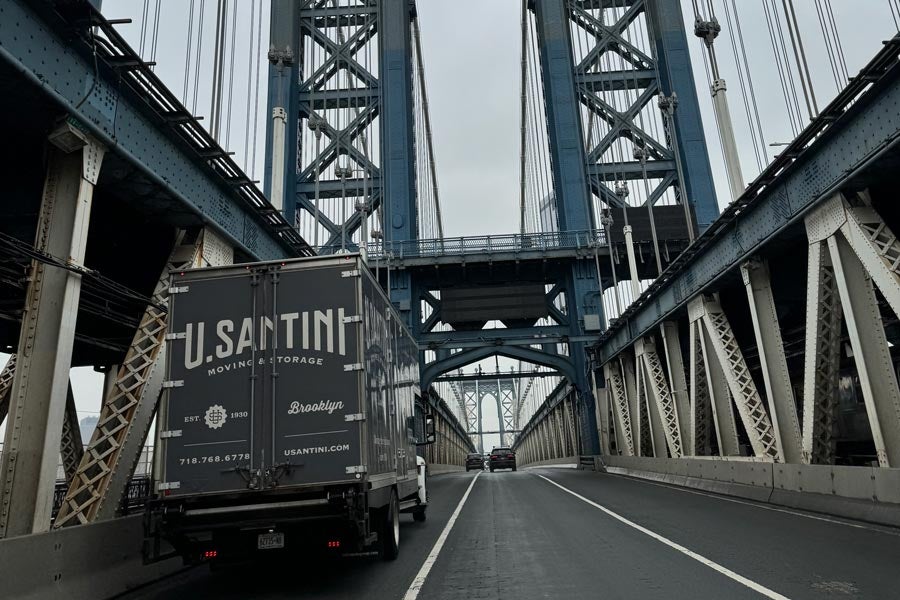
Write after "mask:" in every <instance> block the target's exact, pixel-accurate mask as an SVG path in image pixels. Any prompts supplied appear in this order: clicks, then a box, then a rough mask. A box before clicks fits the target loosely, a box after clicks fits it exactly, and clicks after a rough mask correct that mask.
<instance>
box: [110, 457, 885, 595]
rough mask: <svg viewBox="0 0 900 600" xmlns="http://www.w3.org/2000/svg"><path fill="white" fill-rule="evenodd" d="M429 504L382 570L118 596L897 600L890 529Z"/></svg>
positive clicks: (560, 488)
mask: <svg viewBox="0 0 900 600" xmlns="http://www.w3.org/2000/svg"><path fill="white" fill-rule="evenodd" d="M473 480H474V483H473ZM467 492H468V494H467ZM429 496H430V500H431V504H430V505H429V508H428V520H427V521H426V522H425V523H415V522H413V520H412V517H411V516H408V515H404V516H403V522H402V526H401V530H400V557H399V558H398V559H397V560H396V561H394V562H383V561H381V560H378V559H374V558H344V559H338V560H329V561H322V562H316V563H312V564H311V563H304V562H298V563H289V564H262V563H260V564H248V565H246V566H242V567H235V568H234V569H230V570H228V571H226V572H215V573H213V572H210V571H208V570H207V569H205V568H195V569H191V570H188V571H184V572H182V573H180V574H178V575H175V576H174V577H172V578H170V579H168V580H166V581H162V582H158V583H156V584H153V585H150V586H148V587H145V588H143V589H140V590H136V591H133V592H131V593H130V594H127V595H125V596H122V598H126V599H128V600H138V599H140V600H150V599H166V600H179V599H182V598H184V599H192V600H193V599H200V598H215V599H217V600H225V599H232V598H233V599H242V600H243V599H250V598H253V599H257V598H258V599H265V600H268V599H307V598H321V599H371V600H382V599H385V600H392V599H397V600H401V599H403V600H414V599H415V598H419V599H421V600H476V599H498V600H531V599H535V598H552V599H556V598H565V599H567V600H568V599H580V598H592V599H595V598H603V599H607V598H636V599H642V600H643V599H652V598H665V599H666V600H672V599H677V598H691V599H696V598H716V599H719V598H723V599H724V598H728V599H731V598H736V599H737V598H778V599H780V598H792V599H795V598H841V599H846V598H878V599H891V598H900V530H896V529H890V528H882V527H878V526H873V525H867V524H864V523H856V522H853V521H847V520H842V519H832V518H830V517H824V516H822V515H815V514H811V513H803V512H799V511H794V510H787V509H784V510H782V509H775V508H773V507H768V506H763V505H759V504H756V503H752V502H746V501H743V500H735V499H728V498H723V497H719V496H714V495H708V494H705V493H699V492H695V491H689V490H683V489H678V488H674V487H669V486H664V485H660V484H656V483H651V482H646V481H640V480H635V479H629V478H626V477H620V476H615V475H605V474H600V473H595V472H592V471H579V470H575V469H566V468H539V469H522V470H519V471H518V472H515V473H513V472H509V471H497V472H495V473H487V472H485V473H479V474H478V478H477V480H476V479H475V473H468V474H467V473H455V474H447V475H440V476H436V477H433V478H432V479H431V480H430V481H429ZM464 496H465V502H463V503H462V504H461V502H460V501H461V499H462V498H463V497H464ZM454 513H455V514H456V518H455V520H454V522H453V524H452V526H451V527H450V528H449V529H447V524H448V521H450V520H451V518H452V517H453V515H454ZM442 533H446V535H443V534H442Z"/></svg>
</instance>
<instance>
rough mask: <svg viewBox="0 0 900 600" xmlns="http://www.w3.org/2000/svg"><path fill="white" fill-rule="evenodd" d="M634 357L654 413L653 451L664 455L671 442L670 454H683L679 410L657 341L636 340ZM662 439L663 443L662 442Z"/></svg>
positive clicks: (661, 455)
mask: <svg viewBox="0 0 900 600" xmlns="http://www.w3.org/2000/svg"><path fill="white" fill-rule="evenodd" d="M635 358H636V360H637V362H638V369H640V377H641V379H642V380H643V382H644V386H645V393H646V394H647V401H648V408H649V412H650V414H651V415H652V417H653V422H652V427H653V434H654V437H653V439H654V454H655V456H657V457H661V458H665V457H666V452H665V448H666V446H668V450H669V455H670V456H671V457H672V458H680V457H681V456H682V454H683V451H682V443H681V429H680V426H679V424H678V410H677V408H676V406H675V402H674V400H673V398H672V394H671V393H670V392H669V383H668V381H666V376H665V373H664V372H663V367H662V363H661V362H660V360H659V355H658V354H657V353H656V344H655V343H654V342H653V341H652V340H649V339H646V338H645V339H643V340H638V342H637V343H636V344H635ZM660 441H662V442H663V443H662V444H659V442H660Z"/></svg>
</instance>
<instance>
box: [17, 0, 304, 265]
mask: <svg viewBox="0 0 900 600" xmlns="http://www.w3.org/2000/svg"><path fill="white" fill-rule="evenodd" d="M35 7H36V5H34V3H29V2H26V1H24V0H14V1H10V2H7V3H5V4H4V11H5V12H4V17H3V19H0V60H2V61H4V62H6V63H7V64H9V65H11V66H12V67H13V68H14V69H15V70H16V71H17V72H19V73H21V74H22V75H23V76H24V77H25V78H26V79H27V80H28V81H29V82H30V83H32V84H33V85H34V86H36V87H37V88H38V89H40V90H42V92H43V93H45V94H46V95H47V97H48V99H49V100H51V101H52V102H53V103H54V104H56V105H57V106H58V107H59V111H60V113H61V114H66V113H68V114H69V115H71V116H72V117H74V118H75V119H77V121H78V123H79V125H81V126H82V127H84V128H85V129H86V130H87V131H88V132H89V133H90V134H91V135H93V136H94V137H95V138H96V139H97V140H98V141H99V142H101V143H102V144H103V145H104V146H106V147H107V148H108V152H109V153H110V154H111V155H115V156H116V157H117V158H120V159H122V160H123V161H124V162H125V163H127V164H129V165H130V166H132V167H134V168H135V169H136V170H137V171H138V173H140V175H142V176H143V177H145V178H146V179H147V180H149V181H150V182H152V183H153V184H154V185H156V186H158V188H159V189H160V190H161V192H162V195H164V196H165V197H167V198H170V199H172V200H173V201H175V202H177V203H178V204H180V205H181V206H183V207H184V208H185V209H186V210H187V211H189V212H191V213H194V214H195V215H197V217H196V218H197V223H198V224H199V223H200V222H209V223H211V224H212V226H213V227H215V228H216V229H217V230H218V231H219V232H220V233H221V234H222V235H224V236H225V237H226V238H227V239H228V240H229V242H230V243H232V244H233V245H234V246H235V247H236V248H240V249H242V250H243V251H245V252H246V253H247V254H248V255H250V256H252V257H255V258H258V259H279V258H284V257H290V256H300V255H302V254H303V253H307V252H308V247H307V246H306V244H305V242H303V240H302V239H300V238H299V236H297V235H296V233H295V232H294V231H293V229H291V228H290V227H289V226H288V224H287V223H286V222H285V221H284V219H282V218H281V217H280V215H275V214H273V211H272V207H271V206H269V205H268V204H267V203H266V200H265V198H264V197H263V196H262V194H261V193H260V192H259V190H257V189H256V188H255V187H254V184H253V183H252V182H250V181H249V179H248V178H246V176H244V174H243V173H242V172H241V171H240V169H239V168H238V167H237V165H236V164H235V163H234V161H233V160H232V159H231V157H230V156H228V155H227V153H226V152H225V151H224V150H222V149H221V148H220V147H219V146H218V145H217V144H216V143H215V142H214V141H213V140H212V138H211V137H210V136H209V134H207V133H206V131H205V130H204V129H203V127H202V126H201V125H200V124H199V122H198V121H196V120H195V119H194V118H193V117H192V115H191V114H190V113H189V112H188V111H187V109H185V108H184V107H183V106H181V104H180V102H179V101H178V100H177V99H176V98H175V97H174V95H172V94H171V92H169V90H167V89H166V88H165V87H164V86H163V85H162V83H161V82H160V81H159V80H158V78H156V76H155V75H154V74H153V73H152V71H151V70H150V68H149V66H147V65H146V64H145V63H143V62H142V61H141V60H140V58H139V57H137V56H136V55H133V53H132V54H127V53H131V50H130V49H127V45H126V44H125V43H124V40H122V38H121V36H119V35H118V34H117V33H116V32H115V31H114V29H113V26H112V25H111V24H110V23H108V22H107V21H106V20H105V19H103V17H102V16H101V15H100V14H99V12H93V13H87V12H86V13H85V16H90V18H91V19H93V22H94V23H95V24H97V26H98V27H100V28H101V29H102V30H103V33H104V36H105V37H106V38H108V39H109V41H108V42H104V43H103V44H101V43H97V44H96V48H97V50H98V56H97V59H96V61H95V59H94V58H93V55H92V52H91V43H90V37H89V33H87V32H88V31H90V30H92V29H93V28H92V27H91V22H90V21H89V20H85V21H84V22H82V23H80V24H72V25H70V24H68V23H64V22H62V21H60V20H58V15H56V14H50V13H51V12H52V10H50V11H48V7H40V8H41V11H42V13H43V14H44V16H48V15H49V16H48V19H47V20H46V21H45V20H44V19H43V18H42V17H41V16H38V14H36V12H35V11H34V10H33V9H34V8H35ZM122 53H126V54H122ZM128 60H130V61H132V62H131V63H128V62H127V61H128ZM95 62H96V65H97V66H98V70H95ZM48 64H53V65H55V67H54V69H53V72H52V76H47V73H48V72H47V65H48ZM119 64H132V65H138V66H126V67H119V66H117V65H119ZM85 92H89V93H88V94H85Z"/></svg>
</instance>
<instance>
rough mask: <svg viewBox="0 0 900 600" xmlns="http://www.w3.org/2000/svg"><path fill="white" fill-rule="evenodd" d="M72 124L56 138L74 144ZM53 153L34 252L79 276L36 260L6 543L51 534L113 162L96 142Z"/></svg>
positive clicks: (13, 410)
mask: <svg viewBox="0 0 900 600" xmlns="http://www.w3.org/2000/svg"><path fill="white" fill-rule="evenodd" d="M71 127H72V126H71V124H70V123H68V122H67V123H66V124H63V125H61V126H60V128H59V129H57V130H56V131H54V133H53V134H51V136H50V139H51V140H53V139H55V138H56V136H57V135H58V134H61V135H63V136H72V135H73V131H72V128H71ZM81 141H82V143H83V146H82V147H80V148H77V149H74V150H71V151H69V152H63V151H62V150H60V149H59V148H56V147H52V148H50V149H49V152H48V155H49V160H48V165H47V169H46V176H45V178H44V187H43V192H42V198H41V204H40V211H39V215H38V221H37V232H36V234H35V240H34V249H35V250H36V251H37V252H39V253H42V254H45V255H49V256H65V257H67V264H68V265H70V266H71V269H58V268H54V267H51V266H50V265H48V264H46V263H44V262H43V261H39V260H36V259H33V260H32V261H31V264H30V266H29V269H28V273H27V281H28V287H27V291H26V296H25V306H24V311H23V314H22V327H21V331H20V334H19V343H18V348H17V351H16V354H17V358H16V363H15V367H16V368H15V373H14V375H13V381H12V387H11V391H10V402H9V424H8V426H7V429H6V439H5V444H4V452H3V455H2V461H0V483H2V489H0V537H11V536H14V535H25V534H31V533H40V532H43V531H47V530H49V529H50V523H51V519H52V500H53V490H54V488H55V485H56V474H57V461H58V456H59V448H60V442H61V439H62V430H63V423H64V421H65V414H66V396H67V390H68V386H69V370H70V368H71V365H72V350H73V344H74V341H75V325H76V318H77V316H78V306H79V301H80V297H81V279H82V275H81V273H82V272H83V270H84V259H85V253H86V251H87V241H88V231H89V224H90V219H91V208H92V203H93V195H94V187H95V185H96V183H97V178H98V176H99V174H100V167H101V164H102V161H103V157H104V154H105V148H103V147H102V146H101V145H100V144H99V143H97V142H96V141H95V140H94V139H92V138H89V137H87V136H83V137H82V138H81Z"/></svg>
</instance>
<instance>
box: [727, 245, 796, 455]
mask: <svg viewBox="0 0 900 600" xmlns="http://www.w3.org/2000/svg"><path fill="white" fill-rule="evenodd" d="M741 275H742V277H743V279H744V287H745V288H746V289H747V300H748V302H749V304H750V316H751V317H752V320H753V333H754V335H755V338H756V348H757V350H758V351H759V360H760V366H761V371H762V376H763V382H764V383H765V389H766V398H767V399H768V401H769V415H770V417H771V419H772V425H773V431H774V433H775V442H776V444H777V445H778V449H779V452H780V453H781V456H782V457H783V458H784V461H785V462H788V463H795V464H796V463H800V462H801V458H802V456H801V454H802V453H801V448H800V446H801V441H800V440H801V435H800V422H799V420H798V418H797V408H796V404H795V403H794V392H793V389H792V386H791V376H790V373H788V366H787V358H786V357H785V354H784V342H783V341H782V339H781V327H780V326H779V324H778V314H777V313H776V311H775V296H774V295H773V293H772V283H771V281H770V278H769V265H768V263H767V262H765V261H762V260H750V261H747V262H746V263H744V264H742V265H741Z"/></svg>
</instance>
